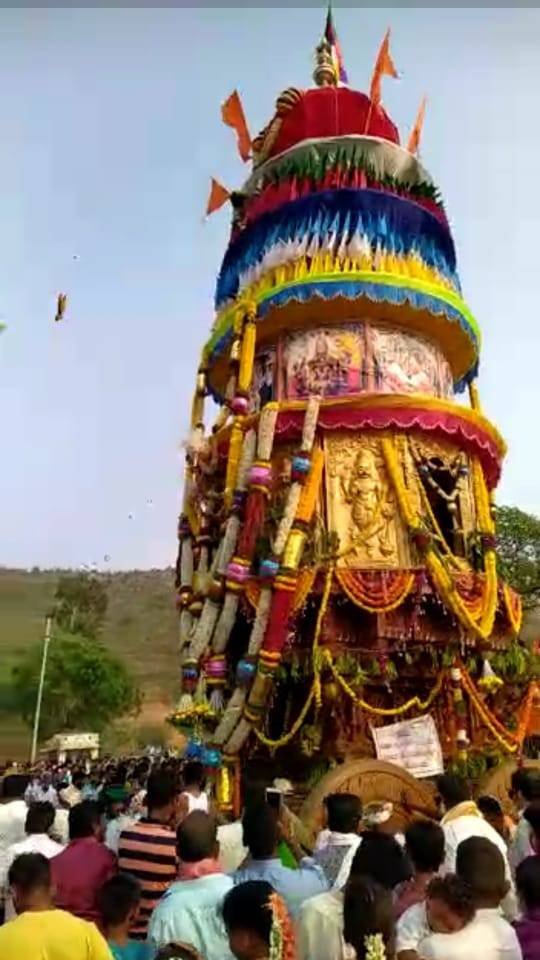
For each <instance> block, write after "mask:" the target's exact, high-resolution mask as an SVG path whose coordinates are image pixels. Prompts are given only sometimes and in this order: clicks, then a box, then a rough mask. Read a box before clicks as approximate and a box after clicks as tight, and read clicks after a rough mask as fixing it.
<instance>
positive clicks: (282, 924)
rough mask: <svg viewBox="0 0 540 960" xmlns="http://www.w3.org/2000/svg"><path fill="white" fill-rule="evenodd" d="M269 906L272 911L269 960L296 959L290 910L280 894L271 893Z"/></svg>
mask: <svg viewBox="0 0 540 960" xmlns="http://www.w3.org/2000/svg"><path fill="white" fill-rule="evenodd" d="M268 908H269V910H270V911H271V913H272V926H271V927H270V952H269V954H268V960H296V942H295V936H294V927H293V925H292V922H291V918H290V916H289V911H288V910H287V907H286V905H285V903H284V901H283V900H282V898H281V897H280V896H279V894H277V893H272V894H270V897H269V900H268Z"/></svg>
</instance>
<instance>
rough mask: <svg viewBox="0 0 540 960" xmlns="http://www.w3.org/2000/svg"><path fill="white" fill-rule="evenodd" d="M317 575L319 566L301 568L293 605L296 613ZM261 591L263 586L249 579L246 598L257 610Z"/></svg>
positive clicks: (304, 600) (302, 604) (309, 591)
mask: <svg viewBox="0 0 540 960" xmlns="http://www.w3.org/2000/svg"><path fill="white" fill-rule="evenodd" d="M316 576H317V567H303V569H302V570H300V573H299V574H298V580H297V583H296V590H295V593H294V600H293V605H292V609H293V612H294V613H296V611H297V610H300V608H301V607H303V606H304V603H305V602H306V600H307V598H308V596H309V594H310V593H311V591H312V589H313V584H314V583H315V577H316ZM261 592H262V588H261V586H260V584H259V583H257V581H256V580H248V582H247V584H246V590H245V597H246V600H249V602H250V604H251V606H252V607H254V608H255V610H256V609H257V607H258V604H259V598H260V596H261Z"/></svg>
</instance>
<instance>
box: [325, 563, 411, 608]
mask: <svg viewBox="0 0 540 960" xmlns="http://www.w3.org/2000/svg"><path fill="white" fill-rule="evenodd" d="M392 579H393V583H392V584H391V585H390V586H389V588H388V590H384V589H382V588H381V590H380V596H381V602H380V603H375V593H374V591H370V590H369V588H365V587H363V585H362V575H361V574H360V573H359V572H358V571H355V570H348V569H347V568H346V567H341V568H340V569H337V570H336V580H337V581H338V583H339V585H340V587H341V588H342V590H343V592H344V593H345V594H346V595H347V597H348V598H349V600H351V601H352V603H354V604H355V605H356V606H357V607H360V609H361V610H366V611H367V612H368V613H390V612H391V611H392V610H396V609H397V607H399V606H401V604H402V603H403V602H404V601H405V600H406V598H407V597H408V595H409V593H410V592H411V590H412V589H413V587H414V585H415V582H416V576H415V574H414V572H410V571H399V573H396V574H394V575H393V578H392Z"/></svg>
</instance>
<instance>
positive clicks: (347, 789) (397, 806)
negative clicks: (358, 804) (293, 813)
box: [300, 757, 437, 837]
mask: <svg viewBox="0 0 540 960" xmlns="http://www.w3.org/2000/svg"><path fill="white" fill-rule="evenodd" d="M330 793H355V794H357V796H359V797H360V798H361V800H362V803H363V804H364V805H365V804H368V803H371V802H374V801H376V802H380V803H382V802H385V801H390V802H391V803H392V804H393V805H394V813H393V816H392V819H391V820H390V821H389V823H388V828H389V829H392V830H393V831H401V830H403V829H404V828H405V827H406V826H407V824H408V823H409V822H410V820H411V819H412V818H413V817H415V816H422V815H423V816H425V817H433V818H434V819H435V818H436V817H437V808H436V804H435V790H434V788H433V785H432V784H431V783H430V782H429V781H422V780H415V778H414V777H412V776H411V775H410V774H409V773H407V771H406V770H403V769H402V768H401V767H397V766H395V765H394V764H393V763H386V761H384V760H375V759H374V758H370V757H367V758H364V759H362V760H350V761H348V762H346V763H344V764H342V765H341V766H338V767H335V768H334V769H333V770H330V771H329V772H328V773H327V774H326V775H325V776H324V777H323V778H322V780H321V781H320V782H319V783H318V784H317V786H316V787H315V788H314V789H313V790H312V791H311V793H310V794H309V795H308V796H307V797H306V799H305V801H304V803H303V806H302V810H301V814H300V819H301V820H302V822H303V824H304V825H305V827H306V829H307V830H308V831H309V833H310V835H311V836H312V837H314V836H315V834H316V833H317V832H318V830H320V828H321V824H322V818H323V801H324V798H325V797H327V796H328V795H329V794H330Z"/></svg>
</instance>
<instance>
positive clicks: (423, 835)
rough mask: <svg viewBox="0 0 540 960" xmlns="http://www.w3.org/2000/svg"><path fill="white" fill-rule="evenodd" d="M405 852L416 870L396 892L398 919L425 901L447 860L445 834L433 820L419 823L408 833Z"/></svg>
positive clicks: (417, 821)
mask: <svg viewBox="0 0 540 960" xmlns="http://www.w3.org/2000/svg"><path fill="white" fill-rule="evenodd" d="M405 851H406V853H407V856H408V858H409V860H410V863H411V866H412V868H413V876H412V878H411V879H410V880H406V881H405V882H404V883H402V884H401V885H400V886H399V887H398V889H397V891H396V899H395V904H394V910H395V915H396V918H397V917H400V916H401V914H402V913H405V910H408V909H409V907H412V906H413V904H415V903H421V902H422V900H425V897H426V890H427V888H428V884H429V883H430V881H431V880H432V879H433V877H434V876H435V874H437V873H438V872H439V870H440V868H441V864H442V862H443V860H444V833H443V830H442V827H440V826H439V824H438V823H433V821H432V820H415V821H414V822H413V823H411V825H410V826H409V827H408V828H407V830H406V832H405Z"/></svg>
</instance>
